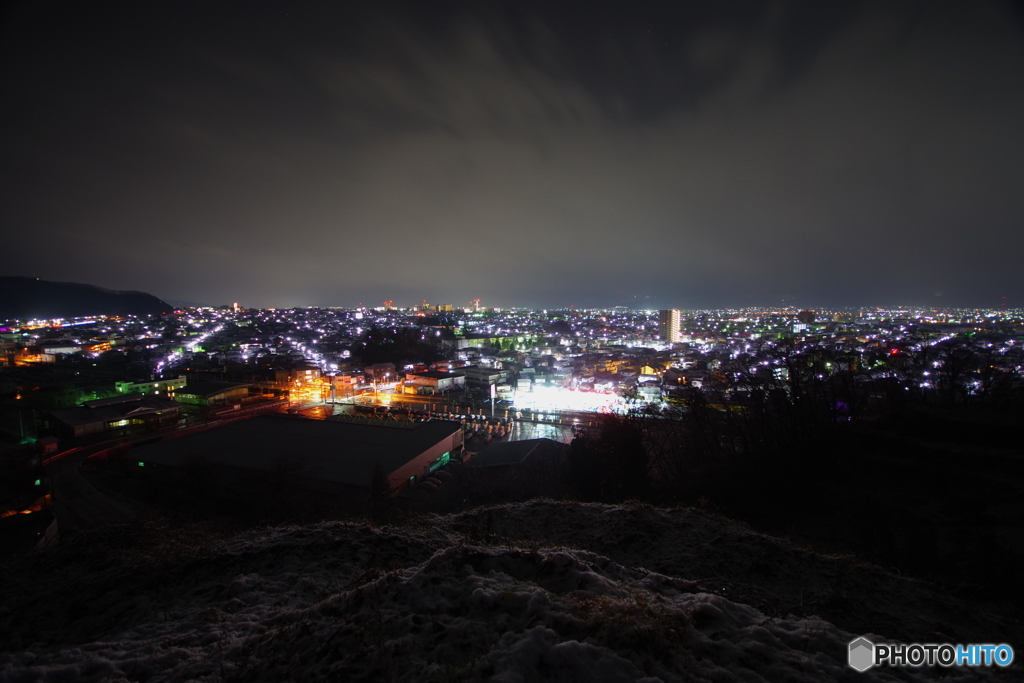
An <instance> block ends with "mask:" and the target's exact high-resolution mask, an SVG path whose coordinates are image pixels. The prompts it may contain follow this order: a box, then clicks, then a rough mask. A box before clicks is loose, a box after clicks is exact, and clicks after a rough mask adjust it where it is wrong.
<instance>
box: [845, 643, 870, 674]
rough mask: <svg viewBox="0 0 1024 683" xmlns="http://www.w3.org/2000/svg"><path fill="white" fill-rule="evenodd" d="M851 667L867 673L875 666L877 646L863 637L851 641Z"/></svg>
mask: <svg viewBox="0 0 1024 683" xmlns="http://www.w3.org/2000/svg"><path fill="white" fill-rule="evenodd" d="M849 648H850V654H849V657H850V659H849V661H850V666H851V667H853V668H854V669H856V670H857V671H867V670H868V669H870V668H871V667H872V666H874V665H875V644H874V643H872V642H871V641H870V640H868V639H867V638H865V637H864V636H861V637H860V638H857V639H856V640H851V641H850V645H849Z"/></svg>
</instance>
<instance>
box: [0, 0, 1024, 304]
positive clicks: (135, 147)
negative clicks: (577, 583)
mask: <svg viewBox="0 0 1024 683" xmlns="http://www.w3.org/2000/svg"><path fill="white" fill-rule="evenodd" d="M721 4H722V3H693V4H688V3H666V4H655V3H650V4H642V5H639V6H629V7H627V6H626V5H624V4H622V3H615V4H608V5H600V4H597V5H595V4H593V3H587V4H579V5H576V4H573V3H568V4H561V3H558V4H557V7H551V6H550V5H551V3H545V4H538V5H536V6H531V5H529V4H527V5H525V6H523V5H520V4H508V5H505V4H493V5H491V4H488V5H487V7H486V8H484V9H480V8H478V6H477V5H478V3H473V4H465V5H463V4H447V5H438V6H435V5H433V4H431V5H429V6H428V5H427V4H426V3H419V4H401V3H393V4H384V5H374V6H373V7H371V8H359V9H352V8H348V7H345V8H343V9H340V8H339V7H338V6H336V5H334V4H326V5H317V4H302V3H299V4H293V3H287V4H277V3H244V4H239V5H218V6H217V7H215V8H212V9H211V8H210V7H206V6H204V5H194V6H186V5H174V6H167V7H164V8H160V9H154V8H150V7H145V6H142V7H140V6H139V4H133V5H124V6H121V5H112V4H98V5H91V4H90V5H88V6H87V7H85V6H78V5H75V6H72V9H65V10H62V12H63V13H61V14H56V13H55V12H54V11H53V10H52V9H46V8H42V9H40V8H39V6H37V5H36V4H34V3H33V4H26V5H24V6H22V8H21V10H20V12H15V13H14V14H12V19H11V20H10V21H8V22H7V24H6V28H5V35H4V38H5V40H4V44H5V46H6V47H5V48H4V50H5V52H4V57H3V59H4V62H5V66H6V67H7V68H5V69H4V70H3V72H4V74H5V75H4V76H3V79H4V86H5V91H6V92H8V93H11V94H12V95H13V98H12V100H11V101H12V102H15V103H17V106H16V107H15V108H13V109H12V110H10V111H9V112H8V114H7V115H6V116H5V118H7V119H8V120H7V125H5V135H4V147H5V151H6V153H5V154H4V162H3V164H4V167H3V168H4V170H3V173H4V176H3V177H4V181H5V185H6V186H7V187H9V188H10V189H11V190H12V192H11V194H10V196H11V201H8V202H5V210H4V220H5V224H7V225H8V226H10V230H9V232H10V234H11V237H10V238H9V246H10V249H11V251H10V253H12V254H15V255H16V257H15V259H13V260H14V264H12V265H10V266H9V268H10V269H11V270H12V271H16V272H19V273H25V274H37V275H43V276H45V277H48V278H51V279H59V280H68V279H73V280H81V281H87V282H91V283H95V284H99V285H103V286H108V287H112V288H118V289H129V288H130V289H145V290H148V291H151V292H153V293H154V294H156V295H158V296H161V297H164V298H170V299H185V300H200V301H210V302H211V303H220V302H224V301H228V300H240V301H243V302H246V303H250V304H253V305H262V306H286V305H299V304H324V305H331V304H338V305H342V304H344V305H351V304H354V303H357V302H364V303H377V302H379V301H381V300H384V299H394V300H395V301H396V302H399V303H402V302H404V303H412V302H416V301H419V300H421V299H423V298H426V299H429V300H431V301H436V302H450V303H454V304H460V303H464V302H466V301H468V300H469V299H471V298H476V297H481V298H483V299H484V301H485V303H491V304H495V305H506V306H508V305H544V306H555V305H565V304H576V305H615V304H618V303H635V302H637V301H646V302H650V305H652V306H666V305H675V306H683V307H688V306H705V305H723V306H725V305H755V304H758V305H761V304H772V303H777V302H778V301H779V300H780V299H782V298H786V299H789V300H795V301H797V302H803V303H805V304H806V305H829V304H859V303H892V302H900V301H905V302H912V303H938V304H948V305H954V304H968V305H984V304H987V303H994V302H995V301H996V300H998V297H1000V296H1004V295H1008V296H1012V297H1014V298H1015V299H1016V301H1017V302H1019V301H1020V300H1021V295H1022V294H1024V292H1022V284H1024V276H1022V275H1021V274H1020V272H1019V271H1020V269H1019V268H1018V267H1017V263H1016V262H1017V260H1018V259H1017V257H1016V254H1017V253H1019V251H1020V248H1021V247H1022V246H1024V245H1022V241H1024V239H1022V237H1021V235H1022V230H1021V224H1022V217H1024V196H1022V193H1021V191H1020V188H1021V187H1024V156H1022V155H1021V154H1020V150H1021V149H1024V127H1022V126H1021V125H1020V123H1019V121H1018V118H1019V112H1020V111H1022V110H1024V30H1022V27H1021V24H1020V23H1019V22H1018V21H1017V20H1016V19H1015V17H1016V14H1015V12H1016V9H1015V8H1014V7H1013V6H1011V5H1004V4H1000V3H995V2H978V3H970V4H966V3H949V4H942V3H923V4H919V5H915V4H906V3H900V4H894V3H884V2H879V3H863V4H843V5H836V4H828V3H818V2H805V3H747V4H736V5H733V4H731V3H730V4H729V5H728V7H719V6H718V5H721Z"/></svg>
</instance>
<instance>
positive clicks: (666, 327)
mask: <svg viewBox="0 0 1024 683" xmlns="http://www.w3.org/2000/svg"><path fill="white" fill-rule="evenodd" d="M658 331H659V334H661V338H662V339H663V340H665V341H667V342H669V343H670V344H675V343H676V342H678V341H679V309H678V308H673V309H671V310H666V311H658Z"/></svg>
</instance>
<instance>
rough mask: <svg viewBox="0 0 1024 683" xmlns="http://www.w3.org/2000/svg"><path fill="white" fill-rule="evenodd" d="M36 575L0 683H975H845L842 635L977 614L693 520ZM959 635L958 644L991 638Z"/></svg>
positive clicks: (513, 511)
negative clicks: (819, 610) (848, 625)
mask: <svg viewBox="0 0 1024 683" xmlns="http://www.w3.org/2000/svg"><path fill="white" fill-rule="evenodd" d="M33 561H35V562H38V563H39V566H40V567H42V566H46V567H48V569H47V572H49V573H45V572H41V573H40V574H39V576H37V577H36V578H37V584H38V586H39V587H41V588H43V589H45V590H42V589H41V590H37V591H35V592H32V591H29V592H27V593H23V594H20V597H15V596H14V595H13V594H10V595H9V594H6V593H5V594H4V598H5V602H4V604H5V605H6V607H4V608H3V613H2V614H0V618H3V619H9V620H11V622H10V623H11V624H13V625H12V626H11V631H10V633H11V634H14V633H17V632H21V633H22V634H25V633H33V634H34V636H33V638H31V639H30V640H29V641H28V642H23V641H22V640H20V639H19V638H16V637H13V636H12V637H11V638H9V639H7V640H6V644H5V645H4V646H0V647H2V648H3V651H2V652H0V680H2V681H12V682H18V683H21V682H25V683H29V682H32V683H35V682H37V681H46V682H50V681H53V682H57V681H193V680H194V681H211V682H212V681H281V680H301V681H328V680H330V681H336V680H345V681H395V682H414V681H415V682H421V681H422V682H427V681H470V680H482V681H493V682H502V683H505V682H507V683H513V682H520V681H523V682H525V681H595V682H598V683H604V682H616V681H631V682H632V681H644V682H645V683H654V682H655V681H661V682H663V683H669V682H673V681H725V680H744V681H783V680H785V681H821V680H840V681H844V680H848V681H865V680H879V681H884V680H944V681H973V680H985V679H986V678H987V677H988V673H986V672H977V671H970V670H965V669H957V668H954V669H949V670H927V669H921V670H914V669H904V670H897V669H891V670H890V669H881V670H877V669H873V670H870V671H869V672H867V673H866V674H858V673H856V672H854V671H853V670H852V669H849V668H848V667H847V666H846V645H847V643H848V642H849V641H850V640H852V639H853V638H854V637H856V636H859V635H863V634H864V633H865V632H870V633H869V635H871V634H879V635H878V636H877V637H879V638H881V636H886V637H892V636H893V633H892V632H890V631H888V630H886V629H885V628H884V627H885V626H894V627H895V628H898V629H899V628H902V629H905V630H908V631H909V632H912V631H914V630H915V629H917V630H920V629H929V628H931V624H932V622H933V621H935V620H936V619H939V620H942V619H947V620H953V619H955V618H956V617H957V615H959V614H960V613H961V612H964V613H965V614H967V613H969V612H970V610H969V608H967V607H966V606H961V605H958V604H954V603H952V602H949V601H942V600H941V599H940V598H939V597H937V595H936V594H935V593H934V591H931V589H930V588H929V587H928V586H927V585H926V584H921V583H919V582H913V581H909V580H906V579H902V578H900V577H894V576H892V575H890V574H887V573H885V572H882V571H881V570H879V569H877V568H873V567H869V566H866V565H863V564H860V563H857V562H854V561H852V560H851V559H850V558H834V557H822V556H818V555H815V554H813V553H810V552H808V551H802V550H800V549H798V548H795V547H793V546H792V545H789V544H787V543H785V542H783V541H780V540H778V539H773V538H771V537H767V536H763V535H760V534H756V533H755V532H752V531H750V530H749V529H747V528H745V527H742V526H741V525H738V524H736V523H734V522H731V521H729V520H725V519H722V518H718V517H715V516H713V515H707V514H705V513H703V512H700V511H697V510H689V509H680V510H662V509H656V508H650V507H646V506H632V507H618V506H605V505H573V504H567V503H557V502H552V501H535V502H531V503H526V504H519V505H506V506H497V507H492V508H484V509H479V510H473V511H470V512H466V513H461V514H457V515H443V516H428V517H424V518H420V519H418V520H416V521H414V522H412V523H409V524H404V525H400V526H383V527H376V526H372V525H370V524H366V523H352V522H325V523H321V524H316V525H310V526H281V527H275V528H271V529H265V530H260V531H254V532H248V533H245V534H242V535H239V536H236V537H233V538H230V539H227V540H223V541H219V542H217V543H214V544H212V546H211V547H209V548H207V549H206V550H204V551H203V552H202V553H200V554H199V555H198V556H195V557H191V558H190V559H189V560H188V561H187V562H184V563H182V562H175V561H173V560H172V559H167V558H164V559H163V560H161V561H156V562H152V563H150V564H149V565H148V566H145V567H139V566H137V565H136V566H132V567H121V568H118V567H117V566H103V567H97V568H95V576H93V577H91V578H90V579H89V580H82V579H81V577H78V581H77V583H71V582H72V581H73V580H75V579H76V576H75V575H74V574H73V573H72V572H73V570H74V569H75V562H73V561H72V558H65V561H64V562H63V563H61V564H54V563H52V562H50V563H49V564H47V561H48V560H47V558H46V557H45V553H44V554H40V556H38V557H36V558H34V559H33V558H29V559H27V560H26V564H28V565H31V563H32V562H33ZM759 563H760V564H759ZM80 569H81V567H79V570H80ZM62 572H64V573H62ZM837 576H840V577H842V584H843V587H842V590H843V591H844V595H845V597H844V598H843V599H842V600H835V599H834V598H835V595H834V594H835V591H836V590H837V589H836V577H837ZM22 588H24V585H23V586H22ZM864 590H866V591H868V593H863V592H861V591H864ZM930 591H931V592H930ZM830 599H832V601H833V603H835V605H834V606H833V607H831V608H830V607H828V604H831V603H828V600H830ZM886 600H889V603H888V604H883V602H884V601H886ZM69 601H76V603H75V604H79V605H80V606H79V607H78V608H76V609H74V610H71V611H68V610H69V608H68V607H67V603H68V602H69ZM759 601H760V603H759ZM937 603H938V604H937ZM929 605H930V606H931V607H929ZM818 606H824V607H826V610H827V609H831V610H832V611H833V612H834V613H836V614H838V615H839V616H840V619H841V620H845V621H848V622H854V623H856V620H857V619H858V618H860V619H862V620H865V621H869V620H870V619H873V618H875V617H877V618H879V620H880V621H879V624H881V626H879V627H875V628H870V629H864V630H863V631H860V630H858V631H850V630H844V628H841V627H840V626H837V625H836V624H835V623H834V620H827V619H825V618H822V617H821V616H817V615H816V613H811V612H814V609H815V608H816V607H818ZM805 608H806V609H805ZM919 608H920V609H919ZM925 608H927V609H925ZM929 609H930V610H931V611H929ZM922 610H923V611H922ZM112 615H113V616H112ZM969 617H970V621H969V622H967V623H959V622H957V623H956V625H957V628H959V629H961V630H963V629H970V628H975V629H979V630H980V631H978V632H983V631H984V630H985V629H987V628H994V629H998V628H999V627H1000V624H999V623H996V622H991V621H986V619H987V618H986V617H985V616H984V615H977V614H969ZM886 620H888V621H887V623H886ZM18 625H20V626H21V628H20V630H19V626H18ZM26 629H28V630H26ZM32 629H34V630H32ZM972 633H973V632H972ZM931 640H934V638H933V639H931ZM1003 640H1007V638H1005V637H1004V638H1003ZM972 642H978V641H977V640H974V641H972ZM1011 642H1012V640H1011ZM12 645H15V646H12ZM1015 668H1016V667H1015Z"/></svg>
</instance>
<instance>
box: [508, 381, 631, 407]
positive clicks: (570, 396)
mask: <svg viewBox="0 0 1024 683" xmlns="http://www.w3.org/2000/svg"><path fill="white" fill-rule="evenodd" d="M513 404H514V405H515V407H516V410H540V411H544V410H566V411H570V410H571V411H578V412H587V413H613V412H622V411H624V410H625V402H624V401H623V399H622V397H621V396H618V395H616V394H604V393H600V392H596V391H577V390H575V389H562V388H558V387H534V389H533V391H520V392H517V393H516V395H515V399H514V400H513Z"/></svg>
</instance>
